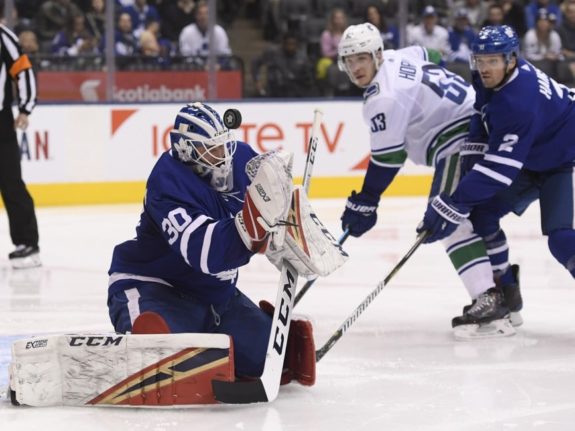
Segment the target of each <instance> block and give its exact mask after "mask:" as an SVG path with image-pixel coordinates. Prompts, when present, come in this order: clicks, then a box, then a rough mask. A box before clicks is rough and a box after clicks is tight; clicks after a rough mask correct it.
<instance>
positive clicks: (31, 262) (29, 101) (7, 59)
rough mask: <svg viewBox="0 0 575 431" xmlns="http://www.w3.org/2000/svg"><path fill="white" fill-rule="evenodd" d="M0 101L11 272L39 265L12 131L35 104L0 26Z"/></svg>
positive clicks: (1, 182) (1, 188)
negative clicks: (15, 108)
mask: <svg viewBox="0 0 575 431" xmlns="http://www.w3.org/2000/svg"><path fill="white" fill-rule="evenodd" d="M13 84H16V85H13ZM14 88H16V93H17V95H18V111H19V113H18V116H17V117H16V119H14V115H13V114H12V103H13V102H14V99H15V95H14ZM0 98H1V100H2V110H1V111H0V194H1V195H2V200H3V201H4V206H5V207H6V212H7V214H8V221H9V224H10V237H11V238H12V243H13V244H14V245H15V246H16V250H14V251H13V252H12V253H10V254H9V255H8V258H9V259H10V263H11V264H12V267H13V268H31V267H35V266H40V264H41V263H40V249H39V247H38V223H37V221H36V214H35V212H34V201H33V200H32V197H31V196H30V193H28V190H27V189H26V185H25V184H24V181H23V180H22V169H21V167H20V147H19V145H18V140H17V137H16V130H15V129H16V128H19V129H22V130H26V128H27V127H28V116H29V115H30V113H31V112H32V109H33V108H34V106H35V104H36V79H35V77H34V73H33V71H32V64H31V63H30V60H29V59H28V56H27V55H26V54H23V53H22V49H21V48H20V44H19V42H18V38H17V37H16V35H15V34H14V33H13V32H12V31H11V30H10V29H8V28H7V27H6V26H4V25H3V24H0Z"/></svg>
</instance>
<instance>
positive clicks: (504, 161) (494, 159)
mask: <svg viewBox="0 0 575 431" xmlns="http://www.w3.org/2000/svg"><path fill="white" fill-rule="evenodd" d="M485 160H487V161H489V162H494V163H499V164H500V165H506V166H511V167H513V168H517V169H521V168H523V163H521V162H519V161H517V160H514V159H510V158H508V157H501V156H497V155H495V154H486V155H485Z"/></svg>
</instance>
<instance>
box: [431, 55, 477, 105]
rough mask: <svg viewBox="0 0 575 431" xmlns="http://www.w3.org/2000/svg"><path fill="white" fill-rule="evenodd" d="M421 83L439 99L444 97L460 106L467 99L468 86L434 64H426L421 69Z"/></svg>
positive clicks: (453, 74)
mask: <svg viewBox="0 0 575 431" xmlns="http://www.w3.org/2000/svg"><path fill="white" fill-rule="evenodd" d="M421 70H423V78H422V79H421V82H422V83H423V84H425V85H427V86H428V87H429V88H431V89H432V90H433V91H434V92H435V94H437V95H438V96H439V97H442V98H443V97H446V98H448V99H449V100H451V101H452V102H453V103H455V104H457V105H461V104H462V103H463V101H464V100H465V97H467V89H466V88H468V87H469V84H468V83H467V82H465V80H464V79H463V78H461V77H460V76H458V75H456V74H455V73H451V72H449V71H447V70H445V69H444V68H443V67H441V66H438V65H436V64H426V65H425V66H423V67H422V68H421Z"/></svg>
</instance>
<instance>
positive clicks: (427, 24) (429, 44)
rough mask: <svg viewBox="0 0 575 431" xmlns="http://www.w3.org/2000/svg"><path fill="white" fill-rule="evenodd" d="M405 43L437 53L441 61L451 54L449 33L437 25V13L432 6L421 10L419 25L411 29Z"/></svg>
mask: <svg viewBox="0 0 575 431" xmlns="http://www.w3.org/2000/svg"><path fill="white" fill-rule="evenodd" d="M407 41H408V44H409V45H420V46H423V47H424V48H429V49H434V50H436V51H438V52H439V53H440V54H441V57H442V59H443V60H446V59H447V58H448V57H449V55H450V54H451V47H450V46H449V33H448V32H447V29H446V28H445V27H442V26H440V25H438V24H437V12H436V11H435V8H434V7H433V6H426V7H425V9H423V13H422V20H421V24H419V25H417V26H415V27H412V28H411V31H410V32H409V33H408V36H407Z"/></svg>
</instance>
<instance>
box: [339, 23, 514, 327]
mask: <svg viewBox="0 0 575 431" xmlns="http://www.w3.org/2000/svg"><path fill="white" fill-rule="evenodd" d="M338 51H339V67H340V69H341V70H343V71H345V72H346V73H347V75H348V76H349V78H350V80H351V81H352V82H353V83H354V84H355V85H357V86H358V87H361V88H364V89H365V91H364V105H363V117H364V121H365V123H366V124H367V126H368V127H369V128H370V136H371V138H370V147H371V158H370V161H369V165H368V168H367V172H366V174H365V177H364V181H363V186H362V189H361V191H360V192H355V191H354V192H352V194H351V196H349V198H348V199H347V203H346V208H345V211H344V213H343V215H342V217H341V220H342V229H349V232H350V234H351V235H352V236H355V237H359V236H361V235H363V234H364V233H365V232H367V231H368V230H369V229H371V228H372V227H373V226H374V225H375V223H376V221H377V207H378V204H379V200H380V195H381V194H382V193H383V192H384V191H385V190H386V189H387V187H388V186H389V185H390V184H391V182H392V181H393V179H394V178H395V175H396V174H397V173H398V171H399V170H400V168H401V167H402V166H403V164H404V162H405V161H406V159H408V158H409V159H410V160H411V161H412V162H414V163H415V164H417V165H424V166H432V167H434V168H435V173H434V177H433V183H432V186H431V191H430V199H433V198H434V197H435V196H437V195H439V194H440V193H442V192H447V193H449V192H450V191H451V190H454V189H455V187H456V186H457V184H458V181H459V176H460V164H459V156H460V151H461V149H462V145H464V144H465V143H466V140H467V138H468V135H469V123H470V118H471V116H472V114H473V103H474V100H475V93H474V91H473V88H472V87H471V86H470V84H468V83H467V82H465V81H464V80H463V79H462V78H461V77H459V76H457V75H455V74H453V73H451V72H449V71H447V70H446V69H444V68H442V67H440V66H438V65H436V64H434V63H431V62H429V61H428V51H427V50H426V49H425V48H422V47H418V46H413V47H409V48H405V49H401V50H387V51H384V50H383V43H382V40H381V37H380V35H379V32H378V31H377V29H376V28H375V27H374V26H372V25H371V24H368V23H366V24H359V25H353V26H350V27H348V28H347V29H346V31H345V32H344V34H343V36H342V39H341V41H340V44H339V47H338ZM443 244H444V246H445V249H446V251H447V254H448V256H449V258H450V260H451V262H452V263H453V265H454V267H455V269H456V270H457V273H458V274H459V276H460V277H461V280H462V282H463V284H464V285H465V287H466V289H467V291H468V292H469V295H470V296H471V298H472V299H473V305H472V307H473V311H476V312H477V314H476V316H477V319H476V321H474V322H472V324H470V325H465V328H461V327H458V326H455V328H454V329H455V336H456V338H470V337H474V336H479V334H480V336H501V335H513V334H514V333H515V331H514V329H513V327H512V325H511V322H510V320H509V309H508V308H506V307H503V308H501V309H500V310H498V311H499V313H498V314H497V315H496V316H494V315H493V314H489V313H484V311H485V310H486V308H485V307H486V305H488V304H486V303H485V301H486V300H487V299H489V295H488V294H487V292H491V291H497V292H500V290H499V288H497V287H496V286H495V283H494V278H493V272H492V268H491V264H490V260H489V257H488V255H487V252H486V248H485V244H484V241H483V240H482V238H481V237H479V236H478V235H476V234H475V233H474V232H473V227H472V225H471V223H470V222H469V221H468V220H462V223H461V224H460V225H459V227H458V229H457V230H456V231H455V232H453V234H451V235H450V236H448V237H447V238H445V239H444V241H443ZM487 308H489V307H487ZM484 317H485V318H484ZM480 326H481V327H482V328H481V331H477V329H478V328H479V327H480Z"/></svg>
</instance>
